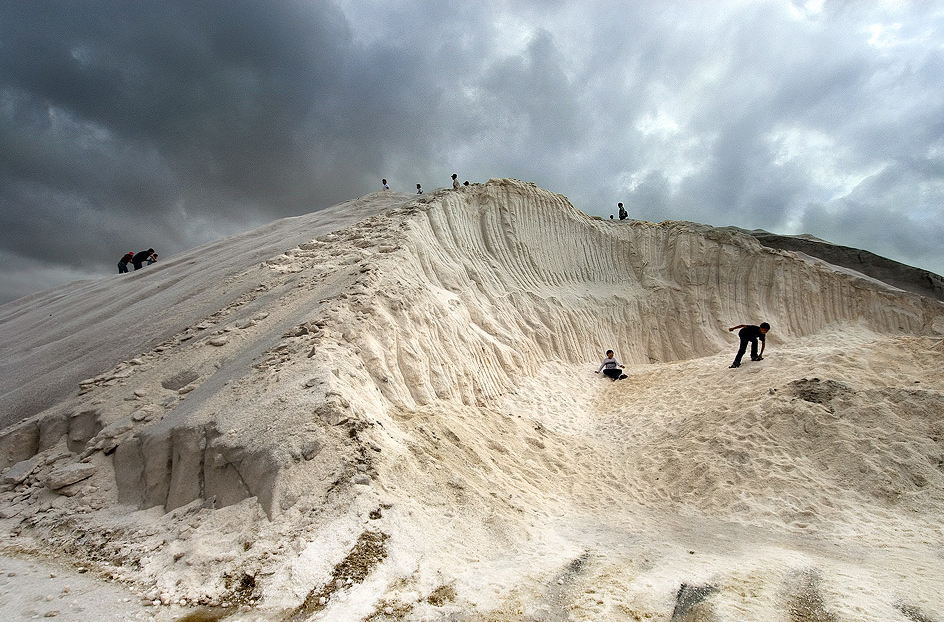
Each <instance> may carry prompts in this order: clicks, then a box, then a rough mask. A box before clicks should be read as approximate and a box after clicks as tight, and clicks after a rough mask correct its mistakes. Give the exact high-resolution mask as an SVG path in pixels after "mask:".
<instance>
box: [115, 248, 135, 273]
mask: <svg viewBox="0 0 944 622" xmlns="http://www.w3.org/2000/svg"><path fill="white" fill-rule="evenodd" d="M133 257H134V251H128V252H127V253H125V255H124V257H122V258H121V260H120V261H119V262H118V274H124V273H126V272H127V271H128V264H129V263H131V259H132V258H133Z"/></svg>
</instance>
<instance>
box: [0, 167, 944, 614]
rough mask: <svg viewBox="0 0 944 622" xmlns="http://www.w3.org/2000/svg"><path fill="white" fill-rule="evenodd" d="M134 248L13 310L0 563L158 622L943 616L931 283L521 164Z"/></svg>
mask: <svg viewBox="0 0 944 622" xmlns="http://www.w3.org/2000/svg"><path fill="white" fill-rule="evenodd" d="M198 259H199V261H198ZM151 268H153V266H152V267H150V268H148V269H146V270H143V271H139V272H138V273H137V274H132V275H130V277H128V278H125V277H121V279H118V278H113V279H109V280H107V281H102V282H96V283H87V284H77V285H75V286H72V287H66V288H60V290H55V291H54V292H50V293H47V294H44V295H39V296H36V297H33V298H32V299H30V300H24V301H18V302H15V303H12V304H10V305H5V306H4V307H0V330H2V332H0V348H3V352H4V356H5V358H4V360H5V361H6V362H5V363H4V365H6V367H5V368H4V374H3V375H2V376H0V382H2V392H0V395H2V404H3V407H4V416H5V417H6V419H5V421H6V422H7V423H9V424H11V425H9V427H7V428H6V429H5V430H4V431H3V433H2V435H0V459H2V460H3V463H2V464H3V466H4V468H5V469H6V470H4V471H3V472H2V473H0V477H2V478H4V480H3V481H4V484H3V485H4V486H5V488H4V491H3V492H2V493H0V528H2V530H3V533H4V534H5V537H4V538H3V540H2V543H3V544H2V546H3V550H4V551H6V553H7V554H8V555H13V556H14V558H13V559H15V560H21V561H22V560H24V559H25V560H27V561H22V563H30V561H29V560H32V563H36V564H38V563H40V560H42V559H44V558H46V559H47V562H48V563H53V562H55V563H59V564H61V563H68V564H72V565H79V564H80V565H83V566H85V567H88V568H91V569H92V570H93V572H94V573H95V576H99V575H103V576H107V577H110V578H111V579H112V580H114V581H117V582H120V583H121V584H123V585H126V586H127V589H128V590H130V591H128V592H127V594H130V596H127V598H131V599H132V600H131V602H133V603H138V604H139V608H138V609H137V611H135V612H134V615H135V616H137V617H139V618H140V619H149V618H155V619H160V620H164V619H175V618H174V617H173V616H178V615H179V616H181V617H182V616H183V615H184V614H185V612H186V611H188V610H191V611H201V612H203V613H201V615H208V616H210V615H222V614H223V613H228V614H230V617H229V618H228V619H233V620H236V619H242V620H255V619H266V620H272V619H275V620H279V619H285V620H288V619H292V620H327V619H330V620H396V619H399V620H424V619H428V620H439V619H441V620H446V619H448V620H638V619H670V618H671V619H673V620H734V619H790V620H833V619H837V620H838V619H856V620H925V619H929V620H935V619H944V601H942V600H941V596H940V594H939V589H937V585H938V584H939V583H940V581H941V579H942V576H941V571H940V569H939V566H940V564H939V561H940V557H941V542H942V539H941V535H942V534H941V519H940V517H941V515H942V510H944V507H942V503H944V493H942V491H944V475H942V465H944V445H942V442H944V441H942V439H944V417H942V415H944V400H942V391H944V378H942V373H944V372H942V371H941V370H944V365H942V363H944V346H942V342H941V335H942V332H944V321H942V320H944V312H942V310H944V306H942V305H941V304H940V303H938V302H935V301H929V300H927V299H924V298H921V297H918V296H914V295H911V294H906V293H902V292H899V291H895V290H893V289H891V288H888V287H884V286H883V285H881V284H880V283H876V282H874V281H871V280H868V279H863V278H859V277H858V276H856V275H855V274H849V273H847V272H843V271H838V270H833V269H831V268H830V267H829V266H827V265H824V264H811V263H808V262H804V261H803V260H802V259H800V258H798V257H797V256H796V255H794V254H792V253H786V252H781V251H773V250H770V249H765V248H763V247H761V246H760V245H759V244H758V243H757V242H756V241H755V240H753V239H752V238H750V237H748V236H744V235H740V234H737V233H734V232H731V231H723V230H716V229H712V228H710V227H704V226H700V225H694V224H691V223H662V224H653V223H645V222H635V221H634V222H625V223H618V222H617V223H612V222H605V221H600V220H595V219H591V218H588V217H586V216H585V215H583V214H581V213H580V212H578V211H577V210H575V209H573V208H572V207H571V206H570V205H569V203H568V202H567V201H566V199H565V198H564V197H561V196H560V195H555V194H552V193H549V192H546V191H543V190H541V189H539V188H537V187H535V186H533V185H532V184H525V183H522V182H517V181H514V180H493V181H490V182H489V183H488V184H484V185H474V186H472V187H470V188H466V189H463V190H460V191H458V192H453V191H440V192H437V193H431V194H429V195H425V196H424V197H423V198H422V199H421V200H419V201H416V200H415V198H414V197H412V196H409V195H396V194H392V193H383V194H381V193H378V194H376V195H368V196H367V197H364V198H362V199H360V200H358V201H354V202H350V203H349V204H345V205H342V206H337V207H335V208H331V209H330V210H327V211H326V212H325V213H324V214H321V215H319V214H313V215H310V216H306V217H301V218H299V219H292V220H290V221H280V222H279V223H273V225H270V226H268V227H267V228H265V229H264V230H260V231H259V232H257V233H255V234H253V233H250V234H245V235H243V236H237V237H236V238H232V239H230V240H227V241H222V242H220V243H217V244H214V245H211V246H209V247H206V248H204V249H198V250H197V251H194V252H193V253H191V254H188V255H186V256H183V257H179V258H170V259H169V260H168V261H166V262H163V263H162V264H161V266H160V271H158V270H151ZM149 270H150V272H149ZM134 288H139V289H137V290H135V289H134ZM134 291H137V292H138V294H139V295H138V297H137V298H135V300H134V301H132V302H130V303H127V304H126V309H125V311H124V314H123V315H121V316H116V315H114V314H112V313H110V312H99V311H96V309H98V310H101V309H103V308H104V309H109V310H110V309H112V305H115V304H116V303H114V302H113V300H112V297H114V296H117V295H120V296H122V297H124V299H125V300H126V302H127V296H128V295H129V292H134ZM155 310H157V311H159V312H158V313H157V314H156V315H154V319H153V321H148V319H147V318H148V317H149V314H151V313H153V312H154V311H155ZM48 317H52V318H53V319H51V320H50V319H48ZM761 320H767V321H769V322H770V323H771V324H772V325H773V327H774V329H773V331H772V332H771V334H770V338H769V342H768V349H767V353H766V355H765V360H764V361H762V362H759V363H745V364H744V365H743V366H742V367H741V368H740V369H738V370H730V369H728V368H727V365H728V364H729V363H730V359H731V358H732V357H733V353H734V349H735V348H736V337H735V336H734V335H732V334H731V333H729V332H728V331H727V327H728V326H733V325H735V324H739V323H744V322H758V321H761ZM128 323H130V324H131V326H130V327H129V326H127V325H126V324H128ZM607 348H613V349H615V350H616V351H617V355H618V356H619V357H620V358H621V359H622V360H624V361H625V362H626V363H627V364H628V365H627V374H628V375H629V378H627V379H626V380H624V381H621V382H617V383H613V382H610V381H608V380H605V379H603V378H601V377H600V376H597V375H595V374H594V373H593V370H594V369H595V368H596V366H597V365H598V362H599V359H600V358H601V356H602V352H603V351H604V350H605V349H607ZM63 366H65V367H68V368H69V369H67V370H64V369H61V368H62V367H63ZM72 368H75V369H72ZM12 369H15V373H11V374H10V375H7V374H6V371H7V370H12ZM70 379H71V380H70ZM66 380H68V381H69V383H71V384H69V383H67V386H64V387H63V386H60V385H59V384H57V383H58V382H65V381H66ZM21 417H26V420H25V421H23V422H19V419H20V418H21ZM18 422H19V423H18ZM76 465H79V466H76ZM86 474H88V475H86ZM80 475H82V476H84V477H83V479H81V480H79V481H75V482H70V479H73V478H75V477H79V476H80ZM66 482H69V483H66ZM50 556H52V557H54V558H55V559H54V560H53V559H49V557H50ZM87 574H88V573H86V575H87ZM13 579H15V577H12V578H11V580H13ZM103 593H104V592H103ZM114 598H117V596H114V595H112V596H102V597H101V603H102V605H103V606H104V605H107V604H108V603H109V602H110V601H111V599H114ZM121 602H124V601H121ZM155 602H156V603H158V604H157V605H155V604H154V603H155ZM13 606H14V607H21V608H20V610H19V612H20V613H19V615H23V616H27V617H28V615H31V613H30V612H34V611H39V610H38V609H36V608H35V607H33V608H30V606H27V605H25V604H24V605H22V606H21V605H13ZM201 607H203V608H208V609H198V608H201ZM84 611H85V613H82V612H79V611H76V612H74V613H73V614H70V615H72V616H73V617H74V618H75V619H89V620H91V619H104V618H101V617H99V618H95V617H93V612H94V608H86V609H84Z"/></svg>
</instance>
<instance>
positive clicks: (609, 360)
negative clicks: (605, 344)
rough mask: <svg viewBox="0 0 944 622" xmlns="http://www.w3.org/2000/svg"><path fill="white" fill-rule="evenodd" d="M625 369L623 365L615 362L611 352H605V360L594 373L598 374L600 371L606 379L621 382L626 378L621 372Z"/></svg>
mask: <svg viewBox="0 0 944 622" xmlns="http://www.w3.org/2000/svg"><path fill="white" fill-rule="evenodd" d="M625 367H626V366H625V365H623V364H622V363H620V362H619V361H617V360H616V358H615V357H614V355H613V350H607V351H606V358H605V359H603V362H602V363H600V369H598V370H596V371H595V372H594V373H596V374H599V373H600V372H601V371H602V372H603V375H604V376H606V377H607V378H612V379H613V380H623V379H624V378H626V377H627V376H626V374H624V373H623V372H622V370H623V369H624V368H625Z"/></svg>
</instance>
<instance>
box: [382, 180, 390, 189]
mask: <svg viewBox="0 0 944 622" xmlns="http://www.w3.org/2000/svg"><path fill="white" fill-rule="evenodd" d="M380 181H381V183H383V187H384V191H387V190H390V186H388V185H387V180H386V179H381V180H380Z"/></svg>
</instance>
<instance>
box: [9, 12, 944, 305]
mask: <svg viewBox="0 0 944 622" xmlns="http://www.w3.org/2000/svg"><path fill="white" fill-rule="evenodd" d="M942 23H944V16H942V14H941V12H940V11H937V12H936V11H935V10H934V8H933V7H931V6H924V5H923V4H920V3H915V4H909V3H902V4H886V3H875V4H871V3H844V2H829V1H827V2H823V3H817V2H799V1H796V2H788V1H786V0H783V1H781V0H767V1H765V2H757V3H750V4H748V5H744V4H742V3H733V2H732V3H726V2H713V3H699V2H683V3H655V2H654V3H623V2H604V1H600V2H587V3H569V2H552V3H549V2H533V1H518V2H511V3H507V2H498V1H493V2H482V3H457V4H456V5H455V6H451V5H449V4H445V5H444V4H443V3H439V2H432V1H425V0H424V1H421V2H413V3H389V2H380V1H379V0H378V1H377V2H368V1H358V2H354V1H352V0H345V1H341V2H336V3H331V2H302V1H300V0H299V1H295V2H292V1H286V2H273V3H262V2H250V1H248V0H244V1H231V0H225V1H223V0H218V1H204V2H199V3H193V2H172V1H167V2H145V1H139V2H123V3H114V2H104V1H103V2H91V1H71V0H70V1H60V2H43V3H31V2H8V3H3V5H2V6H0V54H2V57H3V58H4V63H2V64H0V201H2V205H3V209H2V211H0V261H2V263H3V265H4V268H5V270H4V272H5V275H4V277H3V280H0V302H3V301H6V300H10V299H12V298H14V297H16V296H19V295H22V294H25V293H28V292H29V291H30V290H31V288H32V289H40V288H44V287H49V286H52V285H55V284H58V283H62V282H65V281H66V280H69V279H75V278H100V277H101V276H103V275H105V274H109V273H111V272H112V271H114V270H115V268H114V264H115V263H116V262H117V259H118V257H120V256H121V255H122V254H123V253H124V252H126V251H127V250H132V249H134V250H140V249H141V248H147V247H148V246H153V247H155V248H157V249H158V250H159V252H161V254H163V255H164V256H165V257H166V256H167V255H169V254H171V253H173V252H177V251H180V250H183V249H186V248H189V247H192V246H194V245H197V244H200V243H203V242H206V241H209V240H212V239H215V238H218V237H220V236H223V235H227V234H230V233H233V232H236V231H240V230H243V229H246V228H249V227H251V226H255V225H258V224H261V223H263V222H266V221H268V220H271V219H274V218H278V217H282V216H287V215H293V214H299V213H304V212H308V211H311V210H315V209H320V208H323V207H326V206H329V205H333V204H336V203H338V202H341V201H344V200H346V199H349V198H353V197H356V196H360V195H362V194H364V193H366V192H370V191H373V190H377V189H379V180H380V178H381V177H386V178H388V179H389V180H390V181H391V182H392V184H393V186H394V189H397V190H404V191H408V190H409V189H410V188H412V187H413V186H414V184H415V183H422V184H423V185H424V187H426V188H433V187H436V186H443V185H446V183H447V182H448V177H449V174H450V173H452V172H453V171H455V172H458V173H459V174H460V177H462V178H463V179H471V180H473V181H483V180H485V179H487V178H489V177H493V176H510V177H518V178H521V179H526V180H530V181H535V182H536V183H538V184H540V185H542V186H544V187H547V188H549V189H551V190H554V191H557V192H562V193H564V194H566V195H568V196H569V197H570V198H571V200H572V201H573V202H574V204H575V205H576V206H577V207H578V208H580V209H583V210H585V211H588V212H589V213H592V214H599V215H604V216H606V215H608V214H609V213H611V212H612V211H614V207H613V206H615V204H616V202H617V201H623V202H625V203H626V204H627V206H628V207H629V208H630V212H631V214H632V216H634V217H639V218H647V219H651V220H664V219H685V220H696V221H701V222H707V223H710V224H717V225H728V224H736V225H739V226H744V227H748V228H754V227H761V228H766V229H769V230H772V231H776V232H780V233H801V232H809V233H813V234H815V235H817V236H819V237H823V238H826V239H830V240H833V241H835V242H838V243H843V244H847V245H850V246H859V247H862V248H866V249H868V250H872V251H873V252H878V253H881V254H885V255H887V256H889V257H892V258H894V259H898V260H900V261H905V262H908V263H912V264H916V265H920V266H921V267H925V268H929V269H931V270H934V271H936V272H944V253H942V252H941V251H940V250H938V249H937V248H936V246H938V245H937V244H936V242H937V239H939V236H938V235H937V234H938V233H940V231H939V230H940V226H938V225H937V224H936V223H937V222H938V221H939V220H940V217H941V213H940V212H941V206H942V202H941V198H942V194H944V190H942V188H944V183H942V169H944V138H942V136H944V121H942V119H944V114H942V113H944V95H942V93H941V91H940V88H939V81H940V75H942V73H944V47H942V38H944V34H942Z"/></svg>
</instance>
